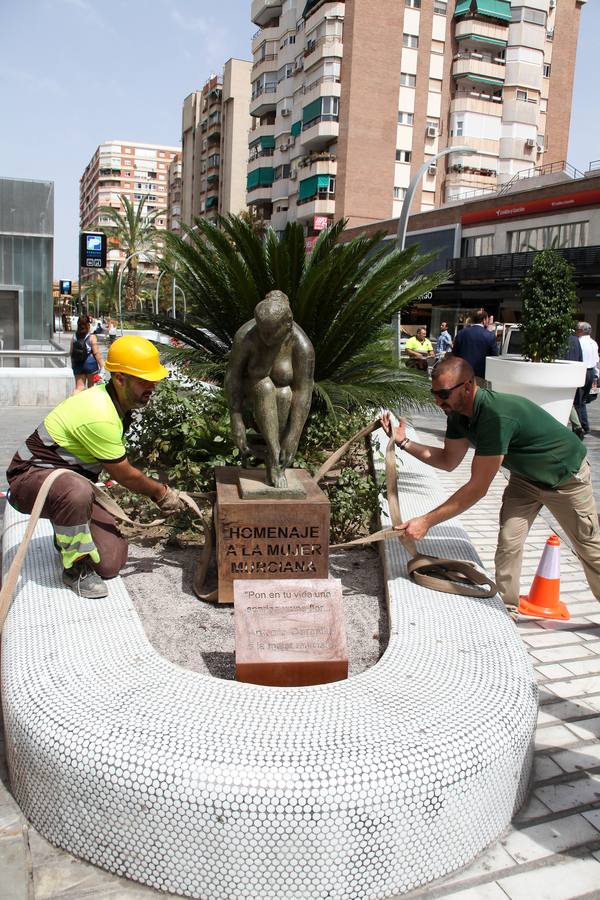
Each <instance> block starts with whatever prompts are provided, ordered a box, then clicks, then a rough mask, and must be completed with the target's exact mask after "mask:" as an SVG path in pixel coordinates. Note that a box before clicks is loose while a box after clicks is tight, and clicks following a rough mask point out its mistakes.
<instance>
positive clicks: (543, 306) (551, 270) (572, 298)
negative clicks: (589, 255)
mask: <svg viewBox="0 0 600 900" xmlns="http://www.w3.org/2000/svg"><path fill="white" fill-rule="evenodd" d="M521 300H522V302H523V314H522V318H521V329H522V331H523V353H524V355H525V356H526V357H527V358H528V359H531V360H533V362H553V361H554V360H555V359H557V357H559V356H560V355H561V353H562V351H563V350H564V348H565V347H566V345H567V341H568V339H569V334H570V333H571V331H572V329H573V316H574V313H575V304H576V300H577V293H576V290H575V283H574V281H573V267H572V266H571V265H570V264H569V263H568V262H567V261H566V259H564V258H563V257H562V256H560V254H559V253H556V251H555V250H552V249H550V250H542V252H541V253H538V254H537V256H536V257H535V260H534V262H533V266H532V267H531V269H530V271H529V272H528V274H527V275H526V276H525V278H524V279H523V284H522V287H521Z"/></svg>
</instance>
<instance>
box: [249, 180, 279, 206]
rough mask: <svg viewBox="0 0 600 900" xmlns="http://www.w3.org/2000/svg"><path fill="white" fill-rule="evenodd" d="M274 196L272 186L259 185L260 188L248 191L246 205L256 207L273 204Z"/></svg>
mask: <svg viewBox="0 0 600 900" xmlns="http://www.w3.org/2000/svg"><path fill="white" fill-rule="evenodd" d="M272 195H273V189H272V188H271V185H270V184H269V185H267V184H259V185H258V187H255V188H253V189H252V190H251V191H246V205H247V206H255V205H257V204H259V205H262V204H266V203H271V200H272Z"/></svg>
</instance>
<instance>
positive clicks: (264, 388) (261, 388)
mask: <svg viewBox="0 0 600 900" xmlns="http://www.w3.org/2000/svg"><path fill="white" fill-rule="evenodd" d="M254 395H255V397H256V398H257V399H260V400H265V399H267V398H271V397H274V396H275V385H274V384H273V382H272V381H271V379H270V378H261V380H260V381H257V382H256V385H255V386H254Z"/></svg>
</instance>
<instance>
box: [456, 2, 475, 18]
mask: <svg viewBox="0 0 600 900" xmlns="http://www.w3.org/2000/svg"><path fill="white" fill-rule="evenodd" d="M471 3H472V0H458V3H457V4H456V8H455V10H454V15H455V16H464V14H465V13H468V12H469V10H470V9H471Z"/></svg>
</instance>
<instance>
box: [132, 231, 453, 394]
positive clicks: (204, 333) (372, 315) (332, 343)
mask: <svg viewBox="0 0 600 900" xmlns="http://www.w3.org/2000/svg"><path fill="white" fill-rule="evenodd" d="M344 227H345V223H344V222H342V221H340V222H337V223H336V224H335V225H332V226H331V228H329V229H327V230H326V231H323V232H322V233H321V235H320V236H319V239H318V241H317V242H316V244H315V247H314V249H313V251H312V253H310V255H308V256H307V255H306V254H305V248H304V233H303V229H302V226H301V225H300V224H299V223H290V224H288V225H287V227H286V229H285V232H284V234H283V236H282V238H281V239H279V238H278V237H277V236H276V235H275V232H274V231H272V230H271V229H269V230H267V232H266V234H265V235H264V237H261V235H260V234H257V233H256V231H255V229H254V228H253V227H252V225H251V224H249V223H248V222H245V221H244V220H243V219H241V218H239V217H235V216H229V217H227V218H222V219H220V220H219V224H218V227H217V226H215V225H213V224H211V223H209V222H207V221H206V220H205V219H196V225H195V229H194V230H191V229H186V235H185V237H184V238H180V237H178V236H177V235H174V234H169V233H167V234H166V242H167V249H168V252H169V256H168V259H165V260H164V262H163V263H162V264H161V266H162V268H164V269H165V270H166V271H168V272H169V273H170V274H175V275H176V278H177V283H178V284H179V285H180V286H181V287H182V288H183V289H184V291H185V293H186V298H187V308H188V311H189V313H190V314H191V315H188V320H187V322H186V323H185V324H184V323H183V322H174V321H173V320H172V319H168V318H164V317H158V318H155V317H150V321H151V322H152V323H153V324H154V325H155V326H157V327H158V328H160V329H161V330H162V331H163V332H165V333H166V334H169V335H172V336H173V337H177V338H179V339H180V340H181V341H182V342H183V343H184V344H185V346H184V347H183V348H181V349H179V350H171V351H168V354H167V355H168V356H169V357H170V358H171V359H174V360H176V361H177V362H180V363H183V362H185V364H186V365H187V367H188V369H187V371H188V372H189V374H190V375H192V376H202V377H204V378H206V377H210V378H213V379H215V380H216V381H217V383H222V379H223V376H224V372H225V370H226V367H227V361H228V355H229V351H230V348H231V344H232V341H233V337H234V335H235V333H236V331H237V330H238V328H239V327H240V326H241V325H243V324H244V322H247V321H248V320H249V319H251V318H252V317H253V314H254V307H255V306H256V304H257V303H258V301H259V300H261V299H262V298H263V297H264V296H265V294H267V293H268V292H269V291H270V290H274V289H278V290H282V291H284V293H286V294H287V296H288V297H289V300H290V304H291V307H292V310H293V314H294V319H295V321H296V322H297V323H298V324H299V325H300V326H301V327H302V328H303V329H304V331H305V332H306V333H307V335H308V337H309V338H310V340H311V341H312V343H313V346H314V348H315V356H316V368H315V399H316V400H317V402H318V403H320V405H322V406H324V407H326V408H327V409H328V410H329V411H330V412H331V411H333V410H347V409H349V408H352V407H359V408H362V407H365V406H370V405H376V406H394V405H397V404H398V403H399V402H400V400H406V399H408V400H409V401H413V402H421V403H423V402H427V391H426V384H425V381H426V379H423V378H422V377H420V376H419V375H416V374H415V373H414V372H413V371H410V370H409V371H406V370H405V369H404V368H403V367H402V368H399V367H398V364H397V362H396V361H395V360H394V359H393V356H392V353H391V334H390V330H389V323H390V321H391V320H392V319H393V317H394V315H395V314H396V313H397V312H398V311H399V310H400V309H402V308H404V307H406V306H407V305H409V304H410V303H411V302H412V301H413V300H415V299H416V298H417V297H418V296H419V295H420V294H422V293H423V292H424V291H428V290H431V289H432V288H434V287H435V286H436V285H437V284H439V283H440V282H441V281H443V279H444V277H445V273H444V272H439V273H436V274H435V275H416V273H417V272H418V271H419V270H420V268H421V267H422V266H423V265H424V264H425V262H427V261H428V260H429V259H430V258H431V257H430V256H419V254H418V249H417V248H416V247H410V248H408V249H406V250H403V251H401V252H400V251H397V250H394V251H392V252H391V253H388V247H389V244H388V245H387V246H383V245H382V244H381V238H382V235H381V234H377V235H374V236H371V237H358V238H355V239H354V240H352V241H349V242H348V243H340V242H339V238H340V236H341V234H342V232H343V230H344Z"/></svg>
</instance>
